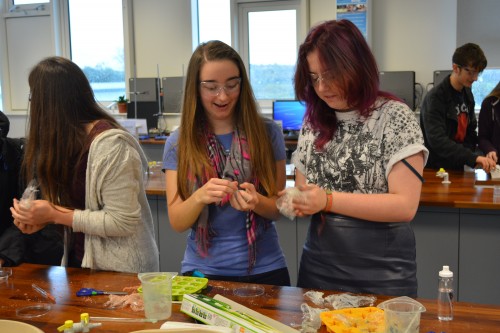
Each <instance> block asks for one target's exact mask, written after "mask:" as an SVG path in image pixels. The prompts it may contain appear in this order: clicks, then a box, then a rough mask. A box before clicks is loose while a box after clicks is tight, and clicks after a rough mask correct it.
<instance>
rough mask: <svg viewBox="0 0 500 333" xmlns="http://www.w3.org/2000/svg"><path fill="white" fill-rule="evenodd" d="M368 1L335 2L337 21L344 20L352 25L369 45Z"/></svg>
mask: <svg viewBox="0 0 500 333" xmlns="http://www.w3.org/2000/svg"><path fill="white" fill-rule="evenodd" d="M368 2H369V0H337V20H342V19H346V20H349V21H351V22H352V23H354V24H355V25H356V26H357V27H358V29H359V30H361V32H362V33H363V36H365V39H366V40H367V41H368V43H370V35H369V23H370V22H369V15H368V14H369V8H368V7H369V6H368V5H369V4H368Z"/></svg>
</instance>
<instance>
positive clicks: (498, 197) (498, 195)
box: [493, 185, 500, 203]
mask: <svg viewBox="0 0 500 333" xmlns="http://www.w3.org/2000/svg"><path fill="white" fill-rule="evenodd" d="M493 202H495V203H500V185H495V186H494V187H493Z"/></svg>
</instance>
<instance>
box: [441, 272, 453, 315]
mask: <svg viewBox="0 0 500 333" xmlns="http://www.w3.org/2000/svg"><path fill="white" fill-rule="evenodd" d="M453 298H454V291H453V272H451V271H450V267H449V266H443V270H442V271H439V287H438V299H437V314H438V319H439V320H444V321H449V320H453Z"/></svg>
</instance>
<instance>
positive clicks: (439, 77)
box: [433, 70, 453, 87]
mask: <svg viewBox="0 0 500 333" xmlns="http://www.w3.org/2000/svg"><path fill="white" fill-rule="evenodd" d="M451 72H453V71H452V70H444V71H434V81H433V85H434V87H435V86H437V85H438V84H440V83H441V81H443V79H444V78H445V77H447V76H448V75H450V74H451Z"/></svg>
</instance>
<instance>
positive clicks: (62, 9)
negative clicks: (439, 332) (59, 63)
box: [51, 0, 135, 108]
mask: <svg viewBox="0 0 500 333" xmlns="http://www.w3.org/2000/svg"><path fill="white" fill-rule="evenodd" d="M51 1H53V0H51ZM69 1H70V0H60V1H58V7H57V8H58V11H59V13H57V14H55V20H56V21H58V23H57V24H58V28H56V29H54V30H55V34H56V44H57V41H59V45H58V46H59V52H60V54H61V56H63V57H66V58H68V59H72V55H71V32H70V29H71V27H70V19H69ZM132 5H133V0H122V6H123V38H124V46H123V47H124V50H123V52H124V63H125V94H126V95H128V93H129V91H130V87H129V80H128V79H127V78H129V77H133V76H132V75H131V74H133V72H134V71H133V70H132V68H135V66H133V65H131V64H133V63H134V54H133V52H130V50H133V46H134V40H133V34H131V33H130V31H131V30H130V29H133V27H131V25H132V23H130V22H132V21H131V18H130V17H129V16H131V15H132V14H131V13H130V10H129V8H132ZM56 15H57V16H56ZM97 102H98V103H99V104H101V105H102V106H103V107H105V108H112V107H113V106H114V104H115V101H114V100H109V101H108V100H98V101H97Z"/></svg>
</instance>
